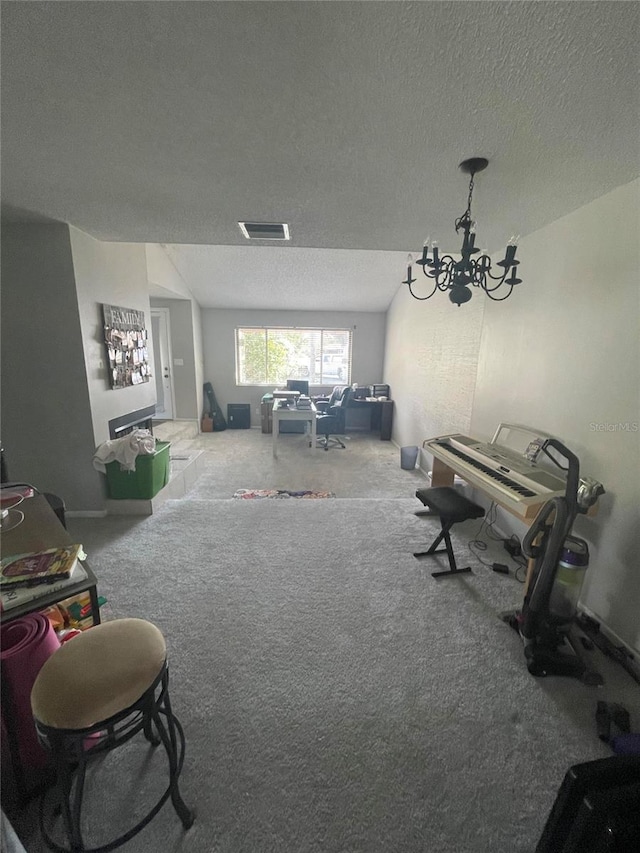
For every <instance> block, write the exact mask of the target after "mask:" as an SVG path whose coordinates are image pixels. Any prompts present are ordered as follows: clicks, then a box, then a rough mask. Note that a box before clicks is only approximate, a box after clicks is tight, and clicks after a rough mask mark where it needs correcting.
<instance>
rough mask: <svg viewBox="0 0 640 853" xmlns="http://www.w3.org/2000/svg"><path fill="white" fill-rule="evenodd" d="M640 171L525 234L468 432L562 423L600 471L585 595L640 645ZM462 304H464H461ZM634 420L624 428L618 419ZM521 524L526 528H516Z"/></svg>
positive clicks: (581, 524) (581, 528)
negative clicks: (601, 489) (516, 278)
mask: <svg viewBox="0 0 640 853" xmlns="http://www.w3.org/2000/svg"><path fill="white" fill-rule="evenodd" d="M639 200H640V181H634V182H632V183H630V184H628V185H626V186H623V187H620V188H618V189H616V190H614V191H613V192H611V193H608V194H607V195H605V196H603V197H602V198H600V199H597V200H596V201H594V202H592V203H591V204H588V205H586V206H585V207H582V208H580V209H579V210H577V211H575V212H574V213H572V214H570V215H569V216H565V217H563V218H562V219H560V220H558V221H557V222H554V223H553V224H551V225H549V226H548V227H546V228H543V229H542V230H540V231H538V232H536V233H535V234H532V235H530V236H529V237H527V238H526V239H525V240H523V241H522V243H521V246H520V248H519V250H518V254H519V256H520V258H521V266H520V270H521V271H522V275H521V278H522V279H523V284H522V285H520V288H521V289H520V290H519V291H518V292H517V293H514V294H513V295H512V296H511V297H510V299H508V300H507V301H506V302H503V303H502V304H492V303H489V302H488V303H487V306H486V309H485V315H484V324H483V329H482V340H481V345H480V357H479V365H478V381H477V386H476V395H475V403H474V407H473V416H472V420H471V434H472V435H478V436H481V437H484V436H489V435H490V434H491V433H492V432H493V429H494V428H495V426H496V423H497V421H500V420H504V421H515V422H519V423H525V424H530V425H532V426H535V427H539V428H540V429H542V430H544V431H546V432H549V433H551V434H554V435H557V436H558V437H559V438H561V439H562V440H563V441H564V442H565V444H566V445H567V446H568V447H569V448H570V449H571V450H573V451H574V452H575V453H576V454H577V455H578V457H579V458H580V462H581V473H583V474H585V475H588V476H592V477H595V478H596V479H598V480H600V481H601V482H602V483H604V486H605V488H606V490H607V494H606V495H605V496H604V497H602V498H601V499H600V502H599V503H600V507H599V513H598V515H597V516H596V517H595V518H593V519H590V518H580V519H578V523H577V524H576V526H575V528H574V529H575V532H576V533H577V534H578V535H579V536H582V537H584V538H585V539H587V541H589V543H590V545H591V551H592V554H591V565H590V568H589V571H588V574H587V580H586V584H585V588H584V590H583V596H582V598H583V603H584V604H585V605H586V606H587V607H588V608H589V609H590V610H591V611H593V612H594V613H595V614H596V616H597V617H598V618H599V619H601V620H602V621H604V622H605V623H606V624H607V625H608V626H609V627H610V628H611V629H612V630H613V631H614V632H615V633H616V634H617V635H618V636H619V637H620V638H621V639H623V640H624V641H625V642H626V643H627V644H629V645H631V646H632V647H635V648H636V649H640V570H639V568H638V565H639V563H638V554H639V553H640V533H639V531H640V524H639V522H640V513H639V507H640V486H639V477H638V475H639V472H640V464H639V463H640V432H638V428H639V427H638V425H639V424H640V372H639V364H640V348H639V340H640V331H639V318H640V286H639V281H640V255H639V249H638V245H639V241H638V234H639V225H640V204H639ZM461 310H462V309H461ZM619 424H623V425H628V430H625V429H623V428H621V427H619V426H618V425H619ZM517 532H519V531H517Z"/></svg>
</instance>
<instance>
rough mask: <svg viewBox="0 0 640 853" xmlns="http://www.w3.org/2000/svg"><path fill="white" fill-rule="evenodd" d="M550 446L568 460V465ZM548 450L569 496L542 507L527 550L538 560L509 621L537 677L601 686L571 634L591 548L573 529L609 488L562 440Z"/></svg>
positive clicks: (553, 442)
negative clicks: (587, 474)
mask: <svg viewBox="0 0 640 853" xmlns="http://www.w3.org/2000/svg"><path fill="white" fill-rule="evenodd" d="M550 449H552V450H555V451H557V452H558V453H559V454H560V455H561V457H563V458H564V460H566V462H567V467H566V468H565V467H564V466H563V465H562V464H561V462H560V461H558V459H557V458H556V457H555V455H553V454H552V453H550V452H549V450H550ZM542 451H543V452H544V453H545V454H546V455H547V456H548V457H549V459H551V460H552V461H553V462H554V464H555V465H557V466H558V467H560V468H562V469H563V470H566V472H567V485H566V489H565V494H564V496H562V497H555V498H552V499H551V500H549V501H548V502H547V503H546V504H545V505H544V506H543V507H542V509H541V510H540V512H539V513H538V515H537V516H536V518H535V519H534V521H533V524H532V525H531V527H530V528H529V530H528V531H527V533H526V535H525V537H524V539H523V541H522V553H523V554H524V555H525V556H526V557H528V558H529V559H532V560H534V561H535V562H534V567H533V571H532V572H531V574H530V577H529V582H528V585H527V589H526V591H525V597H524V603H523V606H522V610H520V611H517V612H516V613H515V614H509V615H508V616H507V617H506V621H507V622H508V623H509V624H510V625H511V626H512V627H513V628H514V629H515V630H517V631H518V633H519V634H520V636H521V638H522V641H523V643H524V654H525V658H526V661H527V669H528V670H529V672H530V673H531V674H532V675H536V676H544V675H565V676H571V677H573V678H579V679H581V680H582V681H584V682H585V683H587V684H601V683H602V678H601V676H600V675H599V674H598V673H597V672H595V671H593V670H591V669H590V668H589V666H588V664H587V663H586V661H585V660H584V658H583V655H582V649H581V648H580V646H579V643H578V642H577V641H576V640H575V638H574V637H572V636H571V625H572V622H573V620H574V617H575V615H576V605H577V599H578V593H579V591H580V585H581V582H582V577H583V576H584V570H585V569H586V566H587V564H588V560H589V549H588V546H587V543H586V542H585V541H584V540H583V539H579V538H578V537H576V536H571V535H570V533H571V528H572V526H573V523H574V521H575V519H576V516H577V515H578V513H579V512H586V511H587V509H588V508H589V507H590V506H591V505H592V504H593V503H595V501H596V500H597V498H598V496H599V495H601V494H603V493H604V488H603V487H602V484H601V483H598V482H597V481H595V480H591V479H589V478H586V479H584V480H580V462H579V460H578V457H577V456H576V455H575V454H574V453H572V452H571V451H570V450H569V449H568V448H567V447H565V446H564V444H562V443H561V442H560V441H558V440H557V439H555V438H549V439H547V440H546V441H545V443H544V445H543V446H542Z"/></svg>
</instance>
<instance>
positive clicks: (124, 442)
mask: <svg viewBox="0 0 640 853" xmlns="http://www.w3.org/2000/svg"><path fill="white" fill-rule="evenodd" d="M155 452H156V440H155V438H154V437H153V436H152V435H151V433H150V432H149V430H148V429H134V430H133V432H130V433H129V434H128V435H125V436H124V437H123V438H114V439H112V440H111V441H104V442H103V443H102V444H101V445H100V446H99V447H97V448H96V452H95V453H94V454H93V467H94V468H95V469H96V471H102V473H103V474H105V473H106V471H107V469H106V467H105V466H106V465H107V464H108V463H109V462H119V463H120V468H121V469H122V470H124V471H134V470H135V467H136V458H137V457H138V455H139V454H141V453H144V454H147V455H149V454H151V453H155Z"/></svg>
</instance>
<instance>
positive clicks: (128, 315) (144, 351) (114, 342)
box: [102, 305, 151, 388]
mask: <svg viewBox="0 0 640 853" xmlns="http://www.w3.org/2000/svg"><path fill="white" fill-rule="evenodd" d="M102 313H103V316H104V340H105V344H106V347H107V359H108V365H109V368H108V373H109V383H110V385H111V387H112V388H126V387H127V386H129V385H140V384H141V383H142V382H148V381H149V377H150V376H151V372H150V367H149V346H148V344H149V342H148V339H147V330H146V329H145V327H144V311H135V310H134V309H132V308H121V307H119V306H117V305H103V306H102Z"/></svg>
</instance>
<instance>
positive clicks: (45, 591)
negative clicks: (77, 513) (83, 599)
mask: <svg viewBox="0 0 640 853" xmlns="http://www.w3.org/2000/svg"><path fill="white" fill-rule="evenodd" d="M20 510H21V511H22V512H23V513H24V521H23V522H22V523H21V524H19V525H18V526H17V527H14V528H13V530H7V531H6V532H5V533H2V534H1V535H0V545H1V546H2V556H3V557H9V556H11V555H15V554H28V553H30V552H32V551H45V550H47V549H48V548H57V547H60V546H63V545H72V544H73V539H72V538H71V536H69V534H68V533H67V531H66V530H65V528H64V527H63V526H62V524H61V523H60V520H59V519H58V517H57V515H56V514H55V512H54V511H53V510H52V509H51V507H50V506H49V503H48V502H47V499H46V498H45V497H44V496H43V495H35V496H34V497H32V498H26V499H25V500H24V501H23V502H22V503H21V504H20ZM80 544H82V543H80ZM82 568H83V569H84V574H85V577H82V578H81V579H80V580H76V579H74V576H73V575H72V576H71V577H70V578H69V579H68V580H64V581H58V582H57V583H54V584H50V585H49V584H42V585H41V587H31V588H30V589H29V591H30V592H35V590H36V589H38V590H42V591H41V593H40V594H38V596H37V598H33V599H31V600H30V601H24V602H23V603H22V604H17V605H16V606H15V607H9V608H8V609H7V610H5V609H4V608H3V610H2V612H0V620H1V621H2V623H3V624H4V623H5V622H9V621H11V620H12V619H17V618H18V617H19V616H24V615H25V614H26V613H33V612H35V611H38V610H44V609H45V607H50V606H51V605H52V604H56V603H57V602H58V601H63V600H64V599H65V598H70V597H71V596H72V595H79V594H80V593H81V592H88V593H89V597H90V599H91V612H92V616H93V623H94V625H98V624H99V623H100V607H99V605H98V592H97V589H96V578H95V575H94V574H93V572H92V571H91V569H90V568H89V566H87V564H86V563H82ZM16 592H17V591H16Z"/></svg>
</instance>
